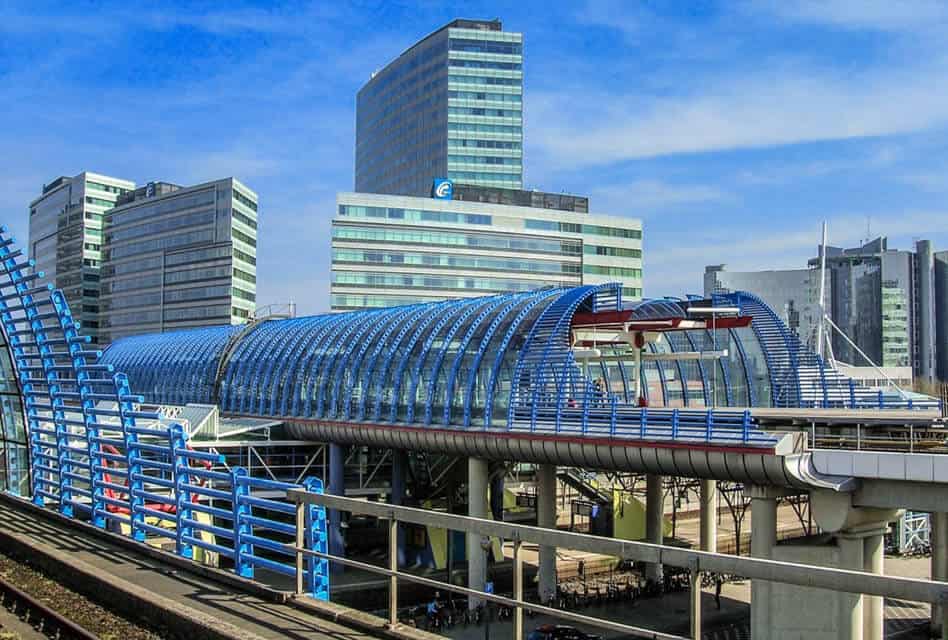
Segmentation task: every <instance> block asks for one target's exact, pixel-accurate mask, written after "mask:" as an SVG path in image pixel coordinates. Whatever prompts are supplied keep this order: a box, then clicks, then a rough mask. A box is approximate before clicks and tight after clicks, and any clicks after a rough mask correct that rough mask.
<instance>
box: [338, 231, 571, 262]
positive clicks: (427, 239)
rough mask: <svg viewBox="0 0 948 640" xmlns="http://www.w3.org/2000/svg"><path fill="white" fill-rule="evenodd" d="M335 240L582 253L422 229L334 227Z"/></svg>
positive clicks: (567, 245) (536, 241)
mask: <svg viewBox="0 0 948 640" xmlns="http://www.w3.org/2000/svg"><path fill="white" fill-rule="evenodd" d="M332 237H333V238H334V239H337V240H362V241H368V242H405V243H411V244H425V245H442V246H460V247H479V248H482V249H497V250H500V251H535V252H537V253H552V254H559V255H568V256H578V255H580V253H581V252H582V245H581V243H580V242H578V241H573V240H547V239H545V238H530V237H525V236H510V235H495V234H481V233H465V232H452V231H428V230H423V229H390V228H380V227H356V226H348V225H346V226H341V225H335V226H333V230H332Z"/></svg>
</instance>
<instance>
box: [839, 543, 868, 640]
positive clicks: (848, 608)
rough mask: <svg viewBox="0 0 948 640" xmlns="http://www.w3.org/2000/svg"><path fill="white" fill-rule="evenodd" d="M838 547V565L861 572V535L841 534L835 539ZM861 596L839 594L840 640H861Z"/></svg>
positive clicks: (862, 545)
mask: <svg viewBox="0 0 948 640" xmlns="http://www.w3.org/2000/svg"><path fill="white" fill-rule="evenodd" d="M836 543H837V545H838V546H839V564H840V567H841V568H843V569H855V570H857V571H859V570H862V569H863V567H864V566H865V561H864V554H863V552H864V544H865V543H864V538H863V536H862V535H858V534H857V535H848V534H845V533H841V534H839V535H838V536H837V537H836ZM862 605H863V596H862V594H861V593H840V594H839V607H840V608H839V637H840V639H841V640H862V638H863V625H864V620H863V612H862V610H863V606H862Z"/></svg>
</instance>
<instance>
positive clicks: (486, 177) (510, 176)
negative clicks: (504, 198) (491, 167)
mask: <svg viewBox="0 0 948 640" xmlns="http://www.w3.org/2000/svg"><path fill="white" fill-rule="evenodd" d="M448 175H449V177H450V178H451V179H452V180H457V181H458V182H470V181H474V182H475V183H482V184H490V185H498V184H501V185H502V186H504V187H508V188H511V189H519V188H520V187H521V186H522V184H523V178H522V176H521V173H520V172H519V171H516V172H513V173H490V172H486V171H450V172H449V174H448Z"/></svg>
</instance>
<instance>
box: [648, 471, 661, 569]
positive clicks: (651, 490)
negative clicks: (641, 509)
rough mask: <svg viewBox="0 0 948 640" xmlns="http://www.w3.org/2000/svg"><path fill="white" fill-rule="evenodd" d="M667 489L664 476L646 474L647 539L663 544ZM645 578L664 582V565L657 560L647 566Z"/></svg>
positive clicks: (653, 542)
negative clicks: (665, 488) (663, 485)
mask: <svg viewBox="0 0 948 640" xmlns="http://www.w3.org/2000/svg"><path fill="white" fill-rule="evenodd" d="M664 530H665V491H664V490H663V488H662V476H658V475H653V474H649V475H647V476H645V541H646V542H651V543H652V544H662V541H663V537H664V533H665V531H664ZM645 578H646V580H648V581H649V582H656V583H661V582H662V565H661V564H659V563H657V562H652V563H649V564H647V565H646V566H645Z"/></svg>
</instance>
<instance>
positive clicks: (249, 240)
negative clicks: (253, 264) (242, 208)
mask: <svg viewBox="0 0 948 640" xmlns="http://www.w3.org/2000/svg"><path fill="white" fill-rule="evenodd" d="M231 233H233V234H234V237H235V238H237V239H238V240H240V241H241V242H243V243H244V244H246V245H249V246H251V247H253V248H255V249H256V248H257V239H256V238H251V237H250V236H248V235H247V234H246V233H242V232H240V231H238V230H237V229H231Z"/></svg>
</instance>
